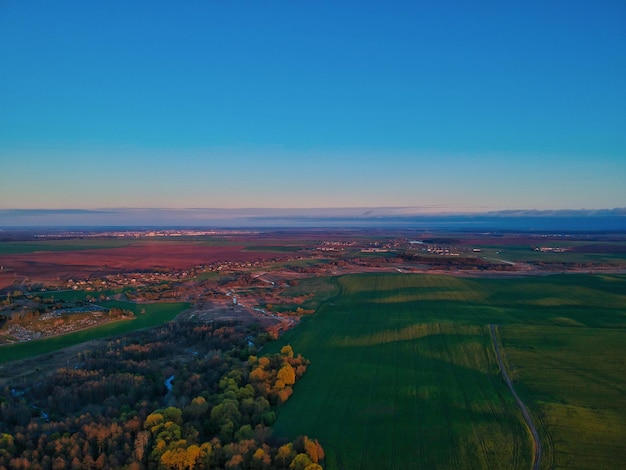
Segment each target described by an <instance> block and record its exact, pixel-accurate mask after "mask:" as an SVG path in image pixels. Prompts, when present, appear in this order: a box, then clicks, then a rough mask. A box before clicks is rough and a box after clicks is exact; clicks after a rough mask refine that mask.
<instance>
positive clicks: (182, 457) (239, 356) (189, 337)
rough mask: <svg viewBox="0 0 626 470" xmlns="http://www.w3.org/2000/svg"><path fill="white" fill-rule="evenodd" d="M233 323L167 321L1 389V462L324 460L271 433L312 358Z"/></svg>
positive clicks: (204, 464)
mask: <svg viewBox="0 0 626 470" xmlns="http://www.w3.org/2000/svg"><path fill="white" fill-rule="evenodd" d="M268 339H269V338H268V335H267V334H266V333H264V332H260V331H258V330H256V331H255V330H254V328H253V329H250V328H244V327H243V326H241V325H238V324H235V323H218V322H215V323H205V324H202V323H198V322H170V323H167V324H165V325H163V326H161V327H156V328H153V329H149V330H143V331H138V332H135V333H132V334H129V335H126V336H123V337H118V338H115V339H110V340H108V341H106V342H105V344H104V346H103V347H98V348H93V349H91V350H83V351H81V352H80V353H78V354H77V358H76V360H77V363H76V365H75V366H73V367H68V368H63V369H59V370H56V371H53V372H52V373H50V374H49V375H45V374H42V377H40V379H39V380H38V381H31V382H24V383H22V382H19V383H16V382H14V383H12V384H9V385H7V386H6V387H5V388H4V389H3V390H1V391H0V469H3V470H4V469H103V468H125V469H136V470H139V469H180V470H183V469H192V468H193V469H209V468H211V469H213V468H215V469H219V468H226V469H241V468H254V469H287V468H289V469H297V470H305V469H306V470H315V469H321V468H322V466H321V463H322V462H323V459H324V450H323V448H322V446H321V445H320V444H319V442H318V441H317V440H314V439H311V438H309V437H307V436H301V437H298V438H297V439H295V440H294V441H292V442H286V441H284V440H281V439H279V438H277V437H274V436H272V430H271V426H272V424H273V423H274V421H275V420H276V413H277V411H278V407H279V406H280V405H281V404H283V403H284V402H285V401H286V400H287V399H288V398H289V397H290V396H291V394H292V393H293V386H294V385H295V384H296V382H297V381H298V380H299V379H300V378H301V377H302V376H303V374H304V373H305V372H306V369H307V365H308V361H307V360H306V359H304V358H303V357H302V356H301V355H299V354H298V355H296V354H294V352H293V350H292V349H291V346H288V345H287V346H284V347H283V348H282V349H281V350H280V352H279V353H277V354H273V355H268V356H257V355H256V354H257V352H258V350H259V348H260V347H261V346H262V345H263V343H264V342H266V341H267V340H268Z"/></svg>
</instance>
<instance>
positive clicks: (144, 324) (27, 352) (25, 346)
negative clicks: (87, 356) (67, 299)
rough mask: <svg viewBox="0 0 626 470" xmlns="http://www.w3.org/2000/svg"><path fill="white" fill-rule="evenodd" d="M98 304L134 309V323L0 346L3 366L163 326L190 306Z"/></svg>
mask: <svg viewBox="0 0 626 470" xmlns="http://www.w3.org/2000/svg"><path fill="white" fill-rule="evenodd" d="M98 305H102V306H104V307H108V308H112V307H118V308H122V309H125V310H131V311H132V312H133V313H135V318H134V319H133V320H121V321H116V322H112V323H106V324H104V325H101V326H96V327H93V328H89V329H85V330H81V331H76V332H74V333H68V334H66V335H61V336H54V337H50V338H43V339H39V340H35V341H29V342H27V343H17V344H10V345H4V346H2V347H0V364H2V363H5V362H10V361H15V360H19V359H25V358H28V357H34V356H38V355H41V354H46V353H49V352H53V351H56V350H59V349H62V348H66V347H68V346H73V345H75V344H79V343H83V342H85V341H90V340H93V339H100V338H105V337H107V336H113V335H120V334H124V333H129V332H131V331H136V330H140V329H142V328H148V327H151V326H156V325H160V324H162V323H165V322H167V321H170V320H172V319H173V318H174V317H176V315H178V314H179V313H180V312H182V311H183V310H185V309H186V308H187V307H188V306H189V304H188V303H184V302H177V303H155V304H136V303H132V302H117V301H109V302H100V303H98ZM142 310H145V313H142Z"/></svg>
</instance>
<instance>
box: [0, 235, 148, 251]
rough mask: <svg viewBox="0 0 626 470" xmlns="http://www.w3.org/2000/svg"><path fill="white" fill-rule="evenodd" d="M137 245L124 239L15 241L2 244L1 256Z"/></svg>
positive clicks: (0, 247)
mask: <svg viewBox="0 0 626 470" xmlns="http://www.w3.org/2000/svg"><path fill="white" fill-rule="evenodd" d="M133 243H136V242H134V241H132V240H124V239H119V238H115V239H93V240H76V239H71V240H45V241H15V242H2V243H0V255H17V254H24V253H36V252H42V251H80V250H100V249H107V248H119V247H123V246H129V245H131V244H133Z"/></svg>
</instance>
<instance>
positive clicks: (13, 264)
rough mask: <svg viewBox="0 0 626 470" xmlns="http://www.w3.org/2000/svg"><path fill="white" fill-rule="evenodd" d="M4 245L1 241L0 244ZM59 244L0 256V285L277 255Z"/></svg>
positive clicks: (187, 246)
mask: <svg viewBox="0 0 626 470" xmlns="http://www.w3.org/2000/svg"><path fill="white" fill-rule="evenodd" d="M113 241H115V240H113ZM113 241H112V242H113ZM62 242H65V240H64V241H62ZM72 242H73V243H76V242H77V241H76V240H72ZM78 242H80V240H78ZM56 243H61V241H59V242H49V244H51V245H55V246H56ZM94 243H95V242H94ZM6 244H7V243H2V244H0V246H4V245H6ZM60 246H61V247H63V248H66V249H65V250H60V249H58V250H50V251H37V252H30V253H25V252H22V253H20V254H6V255H3V256H2V261H1V262H2V266H3V267H4V269H3V270H2V272H0V288H2V287H6V286H9V285H11V284H13V283H14V282H15V281H16V280H17V281H19V280H21V279H24V278H28V279H30V280H31V281H37V282H47V283H54V282H55V281H58V280H59V279H68V278H72V277H75V276H82V277H85V276H101V275H104V274H111V273H119V272H132V271H144V270H170V269H185V268H189V267H193V266H197V265H202V264H210V263H214V262H217V261H226V260H228V261H251V260H257V259H267V258H275V257H276V256H277V253H276V252H274V251H254V250H244V248H245V245H239V246H235V245H227V246H221V245H220V246H216V245H212V244H206V243H201V242H178V241H163V240H160V241H141V242H135V243H133V244H132V245H128V246H116V245H112V246H111V247H104V246H101V247H99V249H95V248H93V247H89V248H86V249H83V248H80V247H81V246H83V245H82V244H80V243H78V245H76V247H75V248H76V249H70V248H72V245H71V244H69V242H68V243H63V244H62V245H60ZM88 246H89V245H88ZM57 248H58V247H57Z"/></svg>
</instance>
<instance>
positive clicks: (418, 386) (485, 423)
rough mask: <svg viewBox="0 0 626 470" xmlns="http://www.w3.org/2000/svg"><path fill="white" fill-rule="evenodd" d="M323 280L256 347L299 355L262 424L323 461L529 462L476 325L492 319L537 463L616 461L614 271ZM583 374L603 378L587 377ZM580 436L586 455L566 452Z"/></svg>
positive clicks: (620, 389) (619, 283) (620, 298)
mask: <svg viewBox="0 0 626 470" xmlns="http://www.w3.org/2000/svg"><path fill="white" fill-rule="evenodd" d="M329 282H332V283H336V285H337V286H338V291H339V292H340V293H339V294H338V295H337V296H336V297H334V298H332V299H330V300H328V301H327V302H326V303H324V304H323V305H322V307H321V308H320V309H319V311H318V313H317V314H316V315H313V316H311V317H307V318H304V319H303V320H302V323H301V325H300V326H299V327H297V328H296V329H294V330H292V331H290V332H288V333H286V334H285V335H284V336H283V337H282V338H281V339H280V340H279V341H278V342H276V343H275V344H270V345H268V346H267V349H268V352H274V351H276V350H278V349H279V348H280V347H281V346H282V345H283V344H285V343H291V344H292V346H293V348H294V350H295V351H297V352H299V353H302V354H303V355H304V356H305V357H307V358H308V359H310V360H311V366H310V367H309V370H308V372H307V374H306V375H305V377H304V378H303V379H302V382H301V383H299V384H298V386H297V387H296V393H295V394H294V396H293V397H292V398H291V399H290V400H289V401H288V402H287V404H286V405H285V406H284V408H282V409H281V411H280V414H279V417H278V421H277V423H276V425H275V432H276V434H278V435H284V436H286V437H293V436H297V435H299V434H308V435H309V436H315V437H316V438H318V439H319V440H320V441H321V442H322V445H324V447H325V449H326V451H327V468H329V469H357V468H358V469H366V468H372V469H373V468H397V469H402V468H468V469H469V468H471V469H473V468H496V469H499V468H524V469H525V468H530V466H531V459H532V450H531V446H532V441H531V437H530V434H529V432H528V429H527V428H526V426H525V424H524V421H523V418H522V417H521V413H520V412H519V410H518V408H517V406H516V405H515V403H514V400H513V398H512V397H511V395H510V392H509V390H508V389H507V388H506V385H505V384H504V382H503V380H502V379H501V378H500V375H499V371H498V367H497V362H496V360H495V354H494V351H493V347H492V344H491V340H490V337H489V332H488V327H487V325H489V324H498V325H500V335H501V338H502V341H503V344H504V350H503V353H504V355H505V359H506V360H507V361H508V363H509V366H510V367H511V369H512V371H511V372H512V375H513V377H514V380H515V386H516V388H517V390H518V393H519V394H520V395H521V397H522V399H523V400H524V401H525V402H526V405H527V406H528V408H529V409H530V411H531V413H532V414H533V417H534V421H535V424H536V425H537V427H538V428H539V431H540V434H541V436H542V444H543V446H544V455H543V459H542V468H555V467H561V468H619V467H620V465H621V463H622V460H621V459H622V454H623V445H620V444H621V443H623V442H626V428H625V426H624V425H623V424H621V423H623V422H626V407H625V406H624V395H625V390H626V387H625V385H626V368H625V367H624V361H623V359H622V358H623V353H624V352H625V349H626V346H624V345H625V344H626V342H625V341H624V339H626V329H625V328H626V311H625V306H626V277H624V276H588V275H584V276H583V275H571V276H569V275H568V276H562V275H557V276H549V277H527V278H515V279H487V278H482V279H467V278H455V277H448V276H427V275H406V274H404V275H403V274H398V275H384V274H376V275H374V274H368V275H356V276H345V277H341V278H338V279H333V280H329ZM528 345H531V346H528ZM529 348H530V349H529ZM533 348H534V349H533ZM589 357H593V358H596V360H594V361H589V360H587V358H589ZM547 358H549V359H550V360H551V362H550V364H551V367H550V368H549V369H548V368H547V367H548V365H547V364H548V362H547ZM564 358H566V359H567V361H565V360H563V359H564ZM605 358H607V359H608V360H607V361H604V360H603V359H605ZM538 361H540V362H541V363H537V362H538ZM620 361H621V362H620ZM580 366H584V367H583V368H581V367H580ZM580 371H583V372H580ZM574 379H576V380H574ZM592 379H594V380H596V382H598V381H602V386H600V385H596V386H594V387H587V386H586V385H585V384H586V383H587V382H589V381H590V380H592ZM570 380H572V384H571V385H569V386H568V387H566V388H563V385H564V384H567V383H569V381H570ZM598 390H601V391H602V393H600V392H599V391H598ZM592 418H593V419H592ZM604 418H606V419H604ZM603 419H604V420H603ZM603 423H604V424H603ZM607 426H611V433H610V436H609V437H608V438H606V439H603V436H605V431H606V428H607ZM581 439H585V440H586V442H587V443H588V444H587V445H593V446H594V449H595V450H594V452H593V453H588V454H586V455H588V458H587V460H581V459H577V458H576V455H577V454H581V453H585V452H586V451H585V447H584V445H585V444H584V443H581V442H580V440H581ZM543 441H545V442H543Z"/></svg>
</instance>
